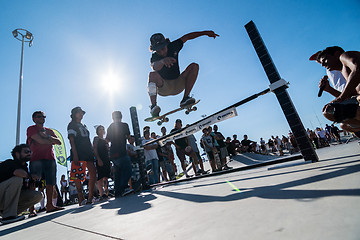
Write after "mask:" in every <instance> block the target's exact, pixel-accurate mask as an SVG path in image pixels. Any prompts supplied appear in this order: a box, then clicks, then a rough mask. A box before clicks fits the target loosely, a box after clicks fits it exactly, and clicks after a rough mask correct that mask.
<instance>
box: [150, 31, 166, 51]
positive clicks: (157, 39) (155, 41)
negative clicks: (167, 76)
mask: <svg viewBox="0 0 360 240" xmlns="http://www.w3.org/2000/svg"><path fill="white" fill-rule="evenodd" d="M150 43H151V45H150V49H151V51H157V50H159V49H161V48H163V47H165V46H167V45H168V43H169V39H165V37H164V35H162V34H161V33H155V34H153V35H152V36H151V37H150Z"/></svg>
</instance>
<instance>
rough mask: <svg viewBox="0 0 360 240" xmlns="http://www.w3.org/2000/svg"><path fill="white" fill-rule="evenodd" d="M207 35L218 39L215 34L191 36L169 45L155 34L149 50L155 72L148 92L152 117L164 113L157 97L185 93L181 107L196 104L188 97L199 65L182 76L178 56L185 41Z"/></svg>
mask: <svg viewBox="0 0 360 240" xmlns="http://www.w3.org/2000/svg"><path fill="white" fill-rule="evenodd" d="M205 35H206V36H208V37H212V38H216V37H218V36H219V35H217V34H216V33H214V32H213V31H202V32H192V33H188V34H186V35H184V36H182V37H181V38H179V39H177V40H175V41H173V42H170V40H169V39H168V38H165V37H164V35H162V34H161V33H155V34H153V35H152V36H151V38H150V43H151V45H150V50H151V51H152V56H151V60H150V61H151V67H152V69H153V70H154V71H152V72H150V74H149V82H148V92H149V96H150V101H151V107H150V108H151V110H150V113H151V115H152V116H153V117H157V116H159V113H160V110H161V109H160V107H159V106H157V104H156V98H157V94H159V95H160V96H170V95H177V94H179V93H181V92H182V91H184V90H185V92H184V97H183V99H182V100H181V102H180V107H185V106H187V105H189V104H192V103H195V99H194V98H192V97H190V96H189V95H190V92H191V89H192V88H193V86H194V84H195V81H196V78H197V75H198V72H199V65H198V64H196V63H191V64H190V65H189V66H187V67H186V69H185V70H184V71H183V72H182V73H181V74H180V68H179V61H178V56H179V52H180V50H181V49H182V47H183V44H184V43H185V42H186V41H188V40H191V39H194V38H198V37H200V36H205Z"/></svg>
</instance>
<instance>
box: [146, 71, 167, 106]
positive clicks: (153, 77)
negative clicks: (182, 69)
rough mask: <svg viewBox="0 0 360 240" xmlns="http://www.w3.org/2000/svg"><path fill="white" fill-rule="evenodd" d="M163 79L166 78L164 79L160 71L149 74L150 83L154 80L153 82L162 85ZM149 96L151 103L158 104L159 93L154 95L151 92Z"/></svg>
mask: <svg viewBox="0 0 360 240" xmlns="http://www.w3.org/2000/svg"><path fill="white" fill-rule="evenodd" d="M163 81H164V80H163V79H162V77H161V76H160V74H159V73H157V72H150V74H149V83H150V82H153V83H155V84H156V87H162V85H163ZM149 96H150V102H151V105H156V100H157V94H154V95H152V94H150V93H149Z"/></svg>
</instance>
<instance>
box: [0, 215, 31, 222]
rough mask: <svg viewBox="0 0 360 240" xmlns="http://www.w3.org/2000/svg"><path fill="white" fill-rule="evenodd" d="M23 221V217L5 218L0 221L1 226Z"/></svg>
mask: <svg viewBox="0 0 360 240" xmlns="http://www.w3.org/2000/svg"><path fill="white" fill-rule="evenodd" d="M24 219H25V216H24V215H23V216H12V217H6V218H3V219H2V220H1V222H2V224H8V223H13V222H17V221H20V220H24Z"/></svg>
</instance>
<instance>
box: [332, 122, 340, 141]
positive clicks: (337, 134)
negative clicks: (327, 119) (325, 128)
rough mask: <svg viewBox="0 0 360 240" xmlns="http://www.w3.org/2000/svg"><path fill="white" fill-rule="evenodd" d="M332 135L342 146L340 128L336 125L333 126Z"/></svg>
mask: <svg viewBox="0 0 360 240" xmlns="http://www.w3.org/2000/svg"><path fill="white" fill-rule="evenodd" d="M331 133H332V135H333V136H334V137H335V139H336V141H338V142H339V143H340V144H341V138H340V134H339V128H338V127H336V126H335V125H334V124H331Z"/></svg>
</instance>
